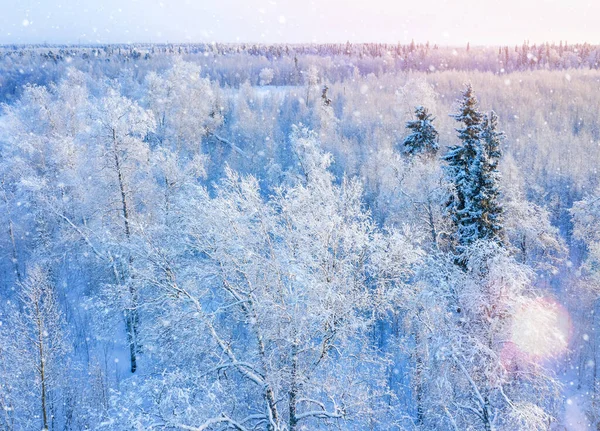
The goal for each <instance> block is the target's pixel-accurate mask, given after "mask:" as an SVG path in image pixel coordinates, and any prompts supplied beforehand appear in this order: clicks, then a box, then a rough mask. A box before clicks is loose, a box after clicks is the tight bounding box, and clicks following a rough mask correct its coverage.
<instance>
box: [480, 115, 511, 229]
mask: <svg viewBox="0 0 600 431" xmlns="http://www.w3.org/2000/svg"><path fill="white" fill-rule="evenodd" d="M503 138H504V133H502V132H499V131H498V116H497V115H496V113H495V112H494V111H491V112H490V114H489V115H485V116H484V117H483V121H482V123H481V141H482V145H481V149H480V151H479V154H480V155H479V157H478V165H479V171H478V172H477V174H478V178H477V179H478V195H477V196H475V202H476V204H477V205H478V206H479V208H481V219H480V221H479V237H480V238H485V239H499V238H500V237H501V235H502V206H501V205H500V202H499V197H500V190H499V188H498V184H499V182H500V173H499V172H498V162H499V160H500V157H502V150H501V149H500V145H501V143H502V139H503Z"/></svg>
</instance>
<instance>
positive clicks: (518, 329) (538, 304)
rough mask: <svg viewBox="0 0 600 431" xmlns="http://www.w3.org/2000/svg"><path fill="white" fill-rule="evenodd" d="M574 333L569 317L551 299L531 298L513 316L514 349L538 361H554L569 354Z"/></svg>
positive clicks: (512, 335)
mask: <svg viewBox="0 0 600 431" xmlns="http://www.w3.org/2000/svg"><path fill="white" fill-rule="evenodd" d="M570 333H571V321H570V318H569V314H568V313H567V311H566V310H565V309H564V308H563V307H562V306H561V305H560V304H558V303H556V302H555V301H553V300H551V299H547V298H532V299H527V300H526V301H525V303H523V304H522V305H521V306H520V307H519V309H518V310H517V312H516V313H515V315H514V316H513V322H512V333H511V340H512V342H513V344H514V346H515V347H516V348H517V349H518V350H519V351H520V352H521V353H523V354H526V355H529V356H532V357H534V358H535V359H550V358H553V357H556V356H558V355H561V354H562V353H565V352H566V351H567V348H568V345H569V335H570Z"/></svg>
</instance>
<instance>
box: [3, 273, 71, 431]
mask: <svg viewBox="0 0 600 431" xmlns="http://www.w3.org/2000/svg"><path fill="white" fill-rule="evenodd" d="M18 288H19V289H18V292H19V295H18V306H16V307H10V306H9V307H7V308H6V309H5V310H6V312H5V313H3V318H2V325H0V339H2V341H3V345H2V349H1V352H0V376H2V381H3V383H1V384H0V387H1V388H2V392H3V395H1V396H0V403H2V405H3V407H4V413H3V415H4V416H3V419H4V421H5V424H6V425H7V429H30V428H38V429H40V428H41V429H44V430H49V429H51V428H52V427H54V426H58V425H59V423H60V422H62V421H63V420H64V417H65V411H66V410H68V409H69V407H70V406H69V404H68V403H67V402H66V400H65V398H64V396H65V393H66V389H67V388H68V382H67V379H68V373H67V370H68V364H69V356H68V354H69V353H70V347H69V345H68V343H67V342H66V328H65V326H66V325H65V323H66V322H65V319H64V316H63V313H62V311H61V310H60V306H59V304H58V301H57V298H56V292H55V289H54V287H53V285H52V283H51V281H50V279H49V277H48V274H47V271H46V270H44V269H42V268H41V267H39V266H34V267H32V268H30V269H29V271H28V274H27V277H26V278H25V280H24V281H23V282H22V283H21V284H20V285H19V286H18ZM7 372H10V374H5V373H7Z"/></svg>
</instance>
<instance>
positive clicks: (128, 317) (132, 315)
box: [112, 129, 139, 373]
mask: <svg viewBox="0 0 600 431" xmlns="http://www.w3.org/2000/svg"><path fill="white" fill-rule="evenodd" d="M112 133H113V151H114V159H115V169H116V171H117V177H118V180H119V191H120V192H121V211H122V213H123V223H124V225H125V237H126V238H127V241H128V242H129V240H130V238H131V228H130V223H129V207H128V205H127V193H126V190H125V179H124V178H123V170H122V167H121V160H120V158H119V145H118V141H117V136H116V131H115V130H114V129H113V131H112ZM128 264H129V269H130V270H131V267H132V264H133V257H132V256H131V255H129V261H128ZM122 281H123V282H127V280H122ZM127 284H128V285H129V294H130V295H131V307H130V308H129V309H127V310H125V322H126V325H127V342H128V344H129V361H130V365H131V372H132V373H135V371H136V370H137V351H138V344H137V340H138V325H139V315H138V310H137V291H136V289H135V287H134V286H133V283H131V280H129V282H127Z"/></svg>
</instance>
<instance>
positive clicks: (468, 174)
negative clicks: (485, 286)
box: [443, 85, 503, 254]
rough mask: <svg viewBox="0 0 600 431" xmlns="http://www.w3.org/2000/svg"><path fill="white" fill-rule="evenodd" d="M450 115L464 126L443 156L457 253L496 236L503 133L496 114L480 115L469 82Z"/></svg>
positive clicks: (499, 209)
mask: <svg viewBox="0 0 600 431" xmlns="http://www.w3.org/2000/svg"><path fill="white" fill-rule="evenodd" d="M459 102H460V106H459V111H458V113H456V114H454V115H453V117H454V118H455V119H456V121H458V122H460V123H462V125H463V127H461V128H459V129H456V131H457V132H458V137H459V139H460V141H461V143H460V144H459V145H455V146H452V147H450V148H449V150H448V153H447V154H446V155H445V156H444V157H443V160H445V161H446V162H447V163H448V166H447V168H446V170H447V174H448V177H449V180H450V182H451V183H452V184H453V186H454V192H453V193H452V195H451V196H450V198H449V200H448V202H447V204H446V206H447V210H448V213H449V215H450V218H451V219H452V222H453V223H454V225H455V234H456V236H455V240H456V248H457V251H458V253H459V254H460V253H462V252H464V250H465V248H466V247H467V246H469V245H470V244H472V243H474V242H475V241H477V240H480V239H489V240H494V239H499V238H500V236H501V231H502V225H501V215H502V208H501V206H500V204H499V202H498V196H499V190H498V180H499V174H498V169H497V168H498V160H499V158H500V156H501V152H500V143H501V140H502V136H503V135H502V133H501V132H498V131H497V124H498V117H497V116H496V114H495V113H493V112H492V113H490V115H489V116H482V114H481V113H480V112H479V111H478V110H477V99H476V98H475V95H474V93H473V88H472V87H471V85H468V86H467V89H466V90H465V92H464V94H463V97H462V99H461V100H460V101H459Z"/></svg>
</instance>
